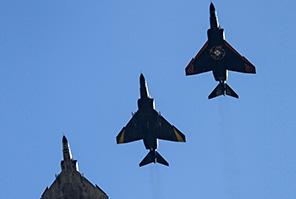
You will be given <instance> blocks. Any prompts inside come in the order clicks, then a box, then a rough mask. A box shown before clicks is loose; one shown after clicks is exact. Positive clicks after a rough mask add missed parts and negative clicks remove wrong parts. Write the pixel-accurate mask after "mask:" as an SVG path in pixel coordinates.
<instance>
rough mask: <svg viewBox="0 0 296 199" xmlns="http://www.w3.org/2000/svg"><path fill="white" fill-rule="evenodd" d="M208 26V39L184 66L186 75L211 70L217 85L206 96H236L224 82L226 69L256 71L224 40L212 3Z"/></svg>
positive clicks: (243, 71)
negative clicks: (217, 82)
mask: <svg viewBox="0 0 296 199" xmlns="http://www.w3.org/2000/svg"><path fill="white" fill-rule="evenodd" d="M210 26H211V28H210V29H208V41H207V42H206V43H205V45H204V46H203V47H202V48H201V50H200V51H199V52H198V53H197V55H196V56H195V57H194V58H193V59H192V60H191V61H190V63H189V64H188V66H187V67H186V69H185V71H186V75H194V74H199V73H203V72H208V71H213V75H214V77H215V80H216V81H219V85H218V86H217V87H216V88H215V89H214V91H213V92H212V93H211V94H210V95H209V97H208V98H209V99H211V98H213V97H217V96H219V95H222V94H223V95H230V96H232V97H235V98H238V95H237V94H236V93H235V92H234V91H233V90H232V89H231V88H230V87H229V86H228V85H227V84H226V80H227V76H228V70H231V71H236V72H242V73H256V70H255V66H253V64H251V63H250V62H249V61H248V60H247V59H246V58H245V57H243V56H241V55H240V54H239V53H238V52H237V51H236V50H235V49H234V48H233V47H231V46H230V44H229V43H228V42H227V41H225V36H224V30H223V29H222V28H221V27H220V26H219V23H218V18H217V14H216V10H215V7H214V5H213V3H211V5H210Z"/></svg>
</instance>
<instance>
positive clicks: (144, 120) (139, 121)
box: [116, 74, 185, 167]
mask: <svg viewBox="0 0 296 199" xmlns="http://www.w3.org/2000/svg"><path fill="white" fill-rule="evenodd" d="M140 93H141V98H140V99H139V100H138V108H139V110H138V111H137V112H136V113H135V114H133V117H132V119H131V120H130V121H129V122H128V124H127V125H126V126H125V127H124V128H123V129H122V130H121V131H120V133H119V134H118V135H117V137H116V140H117V144H121V143H128V142H133V141H136V140H141V139H143V141H144V145H145V147H146V149H148V150H150V152H149V153H148V154H147V156H146V157H145V158H144V159H143V160H142V162H141V163H140V164H139V166H140V167H141V166H144V165H146V164H149V163H152V162H154V163H156V162H158V163H161V164H163V165H166V166H169V163H168V162H167V161H166V160H165V159H164V158H163V157H162V156H161V155H160V154H159V153H158V152H157V151H156V149H157V146H158V139H163V140H170V141H175V142H185V135H183V134H182V133H181V132H180V131H179V130H178V129H177V128H176V127H174V126H172V125H171V124H170V123H169V122H168V121H166V120H165V119H164V118H163V117H162V116H161V115H160V114H159V113H158V112H157V111H156V110H155V107H154V99H153V98H151V97H150V96H149V93H148V89H147V85H146V81H145V78H144V76H143V74H141V76H140Z"/></svg>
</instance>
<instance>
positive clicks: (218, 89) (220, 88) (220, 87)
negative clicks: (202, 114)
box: [209, 83, 225, 99]
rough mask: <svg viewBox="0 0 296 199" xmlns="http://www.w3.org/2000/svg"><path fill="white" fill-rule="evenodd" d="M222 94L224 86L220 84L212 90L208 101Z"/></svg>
mask: <svg viewBox="0 0 296 199" xmlns="http://www.w3.org/2000/svg"><path fill="white" fill-rule="evenodd" d="M222 94H223V95H225V94H224V85H223V84H222V83H220V84H218V86H217V87H216V88H215V89H214V90H213V92H212V93H211V94H210V95H209V99H212V98H214V97H217V96H219V95H222Z"/></svg>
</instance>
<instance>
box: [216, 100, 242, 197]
mask: <svg viewBox="0 0 296 199" xmlns="http://www.w3.org/2000/svg"><path fill="white" fill-rule="evenodd" d="M229 103H230V102H229V99H223V98H222V99H221V100H220V101H219V108H218V116H219V119H218V122H219V128H220V129H219V133H218V135H219V136H220V139H221V160H222V162H221V167H222V170H223V171H224V178H225V183H224V186H225V191H226V192H227V193H228V194H229V197H230V198H237V197H238V195H237V192H236V190H238V188H239V187H238V186H239V181H240V180H239V173H240V168H239V165H238V160H237V154H236V147H237V145H236V144H235V140H236V139H235V138H236V133H237V132H234V130H233V121H234V118H233V114H232V111H233V109H232V106H231V105H230V104H229Z"/></svg>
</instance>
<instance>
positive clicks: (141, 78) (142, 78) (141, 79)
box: [140, 73, 145, 84]
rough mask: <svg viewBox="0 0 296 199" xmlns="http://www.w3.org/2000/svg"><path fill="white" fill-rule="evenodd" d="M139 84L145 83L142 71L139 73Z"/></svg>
mask: <svg viewBox="0 0 296 199" xmlns="http://www.w3.org/2000/svg"><path fill="white" fill-rule="evenodd" d="M140 84H145V77H144V75H143V74H142V73H141V75H140Z"/></svg>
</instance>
